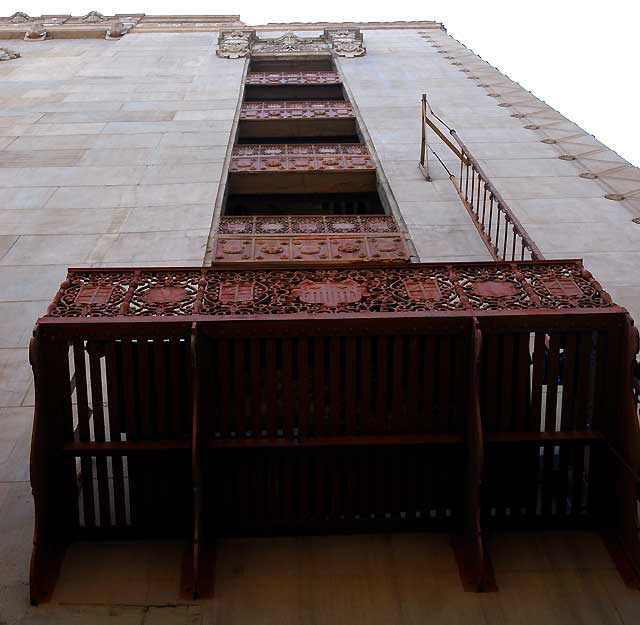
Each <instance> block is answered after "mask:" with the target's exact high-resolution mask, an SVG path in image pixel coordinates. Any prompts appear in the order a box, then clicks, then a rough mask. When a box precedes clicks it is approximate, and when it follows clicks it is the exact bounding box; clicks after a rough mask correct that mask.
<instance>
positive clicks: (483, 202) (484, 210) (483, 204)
mask: <svg viewBox="0 0 640 625" xmlns="http://www.w3.org/2000/svg"><path fill="white" fill-rule="evenodd" d="M486 212H487V183H486V182H485V183H484V194H483V198H482V227H483V228H484V218H485V214H486Z"/></svg>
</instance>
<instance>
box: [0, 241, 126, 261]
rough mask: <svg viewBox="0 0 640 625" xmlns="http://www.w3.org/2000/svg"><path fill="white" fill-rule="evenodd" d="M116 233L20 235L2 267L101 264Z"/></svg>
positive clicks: (6, 255) (3, 258)
mask: <svg viewBox="0 0 640 625" xmlns="http://www.w3.org/2000/svg"><path fill="white" fill-rule="evenodd" d="M115 237H116V235H114V234H93V235H88V234H68V235H41V236H31V235H28V236H21V237H19V238H18V240H17V241H16V243H15V245H14V246H13V247H12V248H11V250H9V252H8V253H7V254H5V255H4V256H3V257H2V260H1V261H0V265H64V264H67V265H83V264H85V263H92V262H99V261H100V260H102V259H103V257H104V254H105V252H106V249H107V248H108V246H109V244H110V243H112V242H113V240H114V239H115Z"/></svg>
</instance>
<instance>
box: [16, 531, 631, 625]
mask: <svg viewBox="0 0 640 625" xmlns="http://www.w3.org/2000/svg"><path fill="white" fill-rule="evenodd" d="M489 543H490V550H491V554H492V558H493V564H494V568H495V571H496V577H497V582H498V586H499V589H500V590H499V592H497V593H486V594H473V593H465V592H463V590H462V586H461V584H460V580H459V577H458V571H457V568H456V564H455V560H454V557H453V554H452V552H451V548H450V547H449V542H448V539H447V537H446V536H444V535H439V534H388V535H367V536H329V537H298V538H273V539H234V540H224V541H221V542H220V543H219V545H218V556H217V564H216V596H215V599H213V600H206V601H200V602H193V603H192V602H184V601H181V600H180V599H179V581H180V580H179V568H180V567H179V563H180V558H181V554H182V546H181V545H178V544H173V543H162V544H157V543H156V544H151V543H139V544H133V545H132V544H129V545H126V544H122V543H118V544H109V543H103V544H99V543H92V544H78V545H74V546H72V547H71V549H70V551H69V552H68V554H67V558H66V560H65V563H64V566H63V570H62V574H61V577H60V580H59V583H58V586H57V588H56V592H55V594H54V597H53V601H52V603H51V604H49V605H45V606H41V607H39V608H35V609H34V608H32V609H30V610H29V612H28V614H27V615H26V616H25V619H24V620H22V621H20V623H31V622H34V623H39V624H40V623H41V624H42V625H44V624H47V625H49V624H54V623H55V624H57V623H66V622H69V623H73V624H75V623H78V624H80V623H103V622H104V623H109V624H111V623H114V624H115V623H117V624H118V625H120V623H122V624H125V623H126V624H129V623H131V624H132V625H164V624H165V623H166V624H169V623H171V624H172V625H174V624H176V625H182V624H183V623H184V624H185V625H187V624H188V625H390V624H393V625H458V624H460V625H476V624H477V625H507V624H508V625H636V624H637V623H640V592H637V591H633V590H630V589H628V588H626V587H625V586H624V584H623V582H622V580H621V579H620V577H619V575H618V573H617V571H616V569H615V567H614V565H613V563H612V562H611V560H610V558H609V556H608V554H607V552H606V550H605V548H604V546H603V545H602V543H601V541H600V538H599V537H598V535H596V534H593V533H588V532H556V533H534V534H526V533H510V534H500V535H498V536H495V537H492V538H490V540H489ZM8 622H11V621H8ZM16 622H17V621H16Z"/></svg>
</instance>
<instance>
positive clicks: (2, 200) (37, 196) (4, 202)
mask: <svg viewBox="0 0 640 625" xmlns="http://www.w3.org/2000/svg"><path fill="white" fill-rule="evenodd" d="M54 192H55V189H53V188H51V187H30V188H16V187H9V188H2V187H0V206H2V207H3V208H9V209H14V208H42V207H43V206H44V205H45V204H46V203H47V201H48V200H49V198H50V197H51V196H52V195H53V193H54ZM1 249H2V246H1V245H0V250H1ZM0 254H1V252H0Z"/></svg>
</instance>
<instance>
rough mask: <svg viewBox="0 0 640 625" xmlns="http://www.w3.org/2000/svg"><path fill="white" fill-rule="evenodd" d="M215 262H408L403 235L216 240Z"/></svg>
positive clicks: (227, 238)
mask: <svg viewBox="0 0 640 625" xmlns="http://www.w3.org/2000/svg"><path fill="white" fill-rule="evenodd" d="M213 257H214V261H215V262H227V263H228V262H283V261H295V262H304V261H316V262H323V261H324V262H326V261H336V262H342V261H352V262H353V261H371V260H390V261H406V260H408V259H409V257H410V254H409V250H408V248H407V245H406V243H405V240H404V237H403V236H402V235H400V234H381V235H364V234H357V235H353V236H344V235H325V236H310V235H306V236H282V237H279V236H232V235H221V236H217V237H216V238H215V250H214V256H213Z"/></svg>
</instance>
